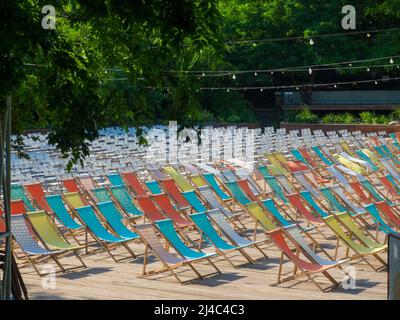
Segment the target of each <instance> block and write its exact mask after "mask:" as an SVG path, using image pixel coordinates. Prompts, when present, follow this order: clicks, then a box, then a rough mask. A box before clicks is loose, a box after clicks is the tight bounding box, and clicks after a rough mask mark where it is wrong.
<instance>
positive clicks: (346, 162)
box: [333, 154, 368, 175]
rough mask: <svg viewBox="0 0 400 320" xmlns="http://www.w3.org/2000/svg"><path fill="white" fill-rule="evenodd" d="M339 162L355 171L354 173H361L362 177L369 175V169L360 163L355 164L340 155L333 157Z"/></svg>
mask: <svg viewBox="0 0 400 320" xmlns="http://www.w3.org/2000/svg"><path fill="white" fill-rule="evenodd" d="M333 156H334V157H335V159H336V160H337V161H339V162H340V163H341V164H343V165H344V166H345V167H347V168H349V169H351V170H353V171H354V172H357V173H360V174H362V175H365V174H368V173H367V169H365V168H363V167H362V166H360V165H359V164H358V163H355V162H353V161H351V160H349V159H346V158H345V157H343V156H341V155H340V154H335V155H333Z"/></svg>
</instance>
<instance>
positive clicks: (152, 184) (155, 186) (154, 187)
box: [146, 180, 162, 194]
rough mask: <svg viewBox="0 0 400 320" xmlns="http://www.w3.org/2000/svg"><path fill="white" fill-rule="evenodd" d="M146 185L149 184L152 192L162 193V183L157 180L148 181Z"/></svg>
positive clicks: (148, 186)
mask: <svg viewBox="0 0 400 320" xmlns="http://www.w3.org/2000/svg"><path fill="white" fill-rule="evenodd" d="M146 186H147V188H149V190H150V192H151V193H152V194H160V193H162V190H161V188H160V185H159V184H158V182H157V181H155V180H153V181H149V182H146Z"/></svg>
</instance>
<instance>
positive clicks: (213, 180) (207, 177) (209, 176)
mask: <svg viewBox="0 0 400 320" xmlns="http://www.w3.org/2000/svg"><path fill="white" fill-rule="evenodd" d="M203 178H204V179H205V180H206V181H207V182H208V184H209V185H210V186H211V188H212V189H213V190H214V192H215V193H216V194H217V195H218V197H220V199H221V200H222V201H227V200H231V199H232V198H231V197H230V196H229V195H228V194H226V193H225V192H224V191H223V190H222V189H221V187H220V185H219V184H218V182H217V180H216V178H215V175H214V174H213V173H205V174H203Z"/></svg>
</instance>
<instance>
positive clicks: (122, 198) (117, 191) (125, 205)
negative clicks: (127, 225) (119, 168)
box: [110, 185, 143, 217]
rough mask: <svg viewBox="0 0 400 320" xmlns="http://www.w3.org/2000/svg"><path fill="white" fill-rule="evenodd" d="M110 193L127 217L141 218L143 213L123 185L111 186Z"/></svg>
mask: <svg viewBox="0 0 400 320" xmlns="http://www.w3.org/2000/svg"><path fill="white" fill-rule="evenodd" d="M110 192H111V194H112V195H113V197H114V199H115V200H116V201H117V202H118V203H119V205H120V206H121V208H122V209H123V211H124V212H125V213H126V214H127V215H128V217H141V216H143V212H141V211H140V210H139V209H138V208H137V207H136V205H135V203H134V202H133V199H132V197H131V196H130V194H129V193H128V191H127V190H126V187H125V186H123V185H119V186H112V187H111V188H110Z"/></svg>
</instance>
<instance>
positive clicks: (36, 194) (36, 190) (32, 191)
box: [25, 183, 53, 212]
mask: <svg viewBox="0 0 400 320" xmlns="http://www.w3.org/2000/svg"><path fill="white" fill-rule="evenodd" d="M25 190H26V191H27V192H28V193H29V195H30V196H31V198H32V199H33V201H35V203H36V204H37V206H38V207H39V209H41V210H45V211H47V212H53V210H51V208H50V206H49V204H48V203H47V201H46V199H45V195H46V194H45V192H44V190H43V187H42V185H41V184H40V183H33V184H26V185H25Z"/></svg>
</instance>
